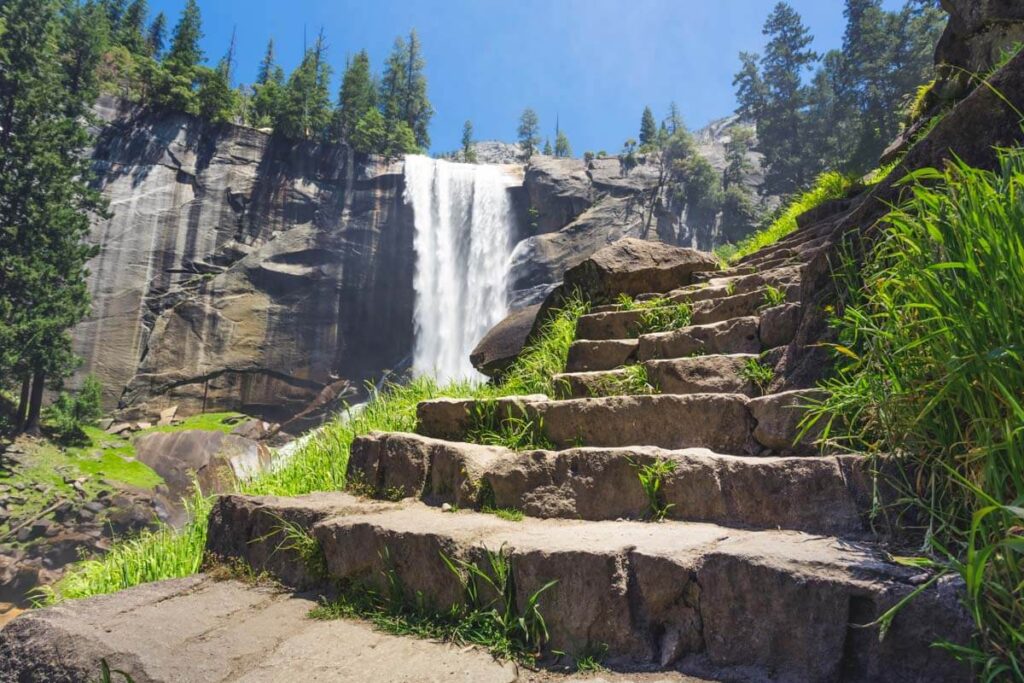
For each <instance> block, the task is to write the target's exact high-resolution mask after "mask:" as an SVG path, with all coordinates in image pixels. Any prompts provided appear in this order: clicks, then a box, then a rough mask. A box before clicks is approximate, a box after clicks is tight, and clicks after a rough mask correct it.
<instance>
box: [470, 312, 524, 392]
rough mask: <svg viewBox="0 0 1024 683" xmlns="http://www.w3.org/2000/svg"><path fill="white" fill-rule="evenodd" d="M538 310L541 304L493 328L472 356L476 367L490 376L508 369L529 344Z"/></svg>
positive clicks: (509, 317) (513, 313)
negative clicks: (528, 339) (527, 342)
mask: <svg viewBox="0 0 1024 683" xmlns="http://www.w3.org/2000/svg"><path fill="white" fill-rule="evenodd" d="M538 311H540V304H534V305H533V306H527V307H526V308H521V309H519V310H518V311H513V312H512V313H510V314H509V316H508V317H507V318H505V319H504V320H502V321H501V322H500V323H498V324H497V325H495V326H494V327H492V328H491V330H490V331H489V332H488V333H487V334H486V335H484V338H483V339H481V340H480V343H479V344H477V345H476V348H475V349H473V353H471V354H470V356H469V360H470V362H471V363H473V367H475V368H476V369H477V370H479V371H480V372H482V373H483V374H485V375H487V376H488V377H497V376H499V375H501V373H503V372H504V371H505V370H507V369H508V367H509V366H510V365H511V364H512V362H513V361H515V359H516V357H517V356H518V355H519V353H520V351H522V350H523V346H525V345H526V340H527V338H528V337H529V336H530V331H531V330H532V329H533V325H534V321H535V320H536V319H537V313H538Z"/></svg>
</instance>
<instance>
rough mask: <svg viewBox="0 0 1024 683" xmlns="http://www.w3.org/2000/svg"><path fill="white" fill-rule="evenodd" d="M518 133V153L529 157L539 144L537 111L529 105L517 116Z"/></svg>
mask: <svg viewBox="0 0 1024 683" xmlns="http://www.w3.org/2000/svg"><path fill="white" fill-rule="evenodd" d="M518 135H519V150H520V153H521V154H522V155H523V158H525V159H529V158H530V157H532V156H533V154H534V152H536V151H537V145H538V144H540V120H539V119H538V118H537V112H535V111H534V110H533V109H530V108H529V107H527V108H526V109H524V110H523V113H522V114H521V115H520V116H519V129H518ZM549 146H550V145H549Z"/></svg>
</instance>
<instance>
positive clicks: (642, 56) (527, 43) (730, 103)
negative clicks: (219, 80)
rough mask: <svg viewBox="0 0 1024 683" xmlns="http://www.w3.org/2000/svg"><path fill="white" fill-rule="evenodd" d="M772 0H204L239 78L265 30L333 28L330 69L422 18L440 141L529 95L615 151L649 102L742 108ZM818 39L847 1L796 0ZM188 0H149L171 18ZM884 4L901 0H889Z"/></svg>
mask: <svg viewBox="0 0 1024 683" xmlns="http://www.w3.org/2000/svg"><path fill="white" fill-rule="evenodd" d="M775 1H776V0H199V5H200V8H201V10H202V14H203V29H204V32H205V38H204V40H203V48H204V50H205V51H206V54H207V57H208V59H210V60H211V61H216V60H217V59H218V58H219V57H220V56H221V55H223V53H224V52H225V50H226V48H227V45H228V42H229V40H230V37H231V31H232V28H233V27H237V29H238V52H237V55H238V69H237V72H236V80H239V81H241V82H251V81H252V79H253V78H254V75H255V73H256V68H257V65H258V63H259V60H260V58H261V56H262V54H263V50H264V48H265V46H266V42H267V39H268V38H270V37H273V38H274V41H275V43H276V45H277V48H278V58H279V62H280V63H281V65H282V66H283V67H284V68H285V69H286V70H290V69H291V68H293V67H294V66H295V65H296V64H297V63H298V61H299V60H300V58H301V55H302V46H303V29H304V28H305V30H306V33H307V34H308V36H309V39H310V40H312V37H313V36H314V35H315V34H316V32H317V31H318V30H319V28H320V27H321V26H323V28H324V29H325V31H326V34H327V38H328V45H329V48H330V52H329V58H330V59H331V62H332V64H333V65H334V67H335V76H334V80H335V82H337V81H338V79H339V77H340V71H341V68H342V66H343V65H344V63H345V57H346V55H348V54H351V53H353V52H355V51H357V50H359V49H361V48H364V47H365V48H366V49H367V50H368V51H369V53H370V59H371V63H372V66H373V68H374V70H375V71H379V69H380V66H381V64H382V63H383V60H384V58H385V57H386V55H387V54H388V52H389V51H390V49H391V45H392V43H393V41H394V38H395V36H396V35H398V34H404V33H408V30H409V29H410V28H412V27H415V28H416V29H417V31H418V32H419V34H420V36H421V39H422V42H423V50H424V55H425V57H426V61H427V77H428V79H429V94H430V98H431V101H432V102H433V105H434V108H435V110H436V115H435V116H434V119H433V122H432V125H431V131H430V132H431V136H432V138H433V147H432V149H433V151H435V152H436V151H445V150H449V149H454V148H456V147H458V144H459V138H460V137H461V133H462V124H463V121H465V120H466V119H470V120H472V121H473V124H474V127H475V131H476V138H477V139H479V140H485V139H502V140H512V139H514V138H515V130H516V125H517V120H518V116H519V114H520V112H521V111H522V110H523V108H524V107H527V106H531V107H533V108H534V109H535V110H536V111H537V112H538V114H539V116H540V120H541V126H542V129H543V131H542V132H543V134H545V135H549V136H550V137H551V138H552V142H553V141H554V132H553V131H554V127H555V117H556V115H557V116H558V117H559V119H560V121H561V125H562V128H563V129H564V130H565V131H566V133H567V134H568V135H569V139H570V141H571V142H572V145H573V150H574V152H575V153H576V154H577V155H579V154H582V153H583V151H585V150H594V151H597V150H599V149H606V150H608V151H609V152H614V151H617V150H618V149H619V147H621V145H622V141H623V140H625V139H626V138H627V137H631V136H635V135H636V134H637V129H638V127H639V123H640V114H641V112H642V111H643V107H644V105H645V104H649V105H650V106H651V107H652V109H654V112H655V116H656V117H657V118H659V119H660V118H661V117H662V116H663V115H664V110H665V109H666V108H667V106H668V103H669V102H670V101H672V100H675V101H676V102H678V103H679V106H680V108H681V109H682V112H683V115H684V117H685V118H686V121H687V123H688V125H689V126H690V127H691V128H699V127H701V126H703V125H704V124H706V123H707V122H708V121H710V120H713V119H715V118H719V117H722V116H725V115H727V114H729V113H731V112H732V110H733V109H734V108H735V99H734V96H733V88H732V77H733V74H734V73H735V72H736V70H737V68H738V59H737V55H738V53H739V52H740V51H741V50H751V51H760V49H761V47H762V46H763V44H764V37H763V36H762V35H761V27H762V25H763V23H764V20H765V18H766V17H767V15H768V13H769V12H770V11H771V9H772V7H773V6H774V5H775ZM790 3H791V4H792V5H793V6H794V7H795V8H796V9H797V11H799V12H800V14H801V15H802V16H803V18H804V22H805V23H806V24H807V25H808V26H809V27H810V28H811V31H812V33H813V34H814V36H815V38H816V43H815V47H816V48H817V49H818V50H819V51H824V50H826V49H829V48H832V47H838V46H839V44H840V42H841V39H842V32H843V17H842V10H843V2H842V0H790ZM183 5H184V0H150V6H151V10H152V12H153V13H154V14H155V13H156V12H157V11H164V12H165V13H167V15H168V19H169V24H170V25H171V26H173V25H174V23H176V21H177V16H178V13H179V12H180V11H181V7H182V6H183ZM885 5H886V7H887V8H889V9H895V8H897V7H898V6H900V5H902V0H885Z"/></svg>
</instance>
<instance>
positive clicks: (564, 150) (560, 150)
mask: <svg viewBox="0 0 1024 683" xmlns="http://www.w3.org/2000/svg"><path fill="white" fill-rule="evenodd" d="M555 156H556V157H559V158H568V157H571V156H572V145H570V144H569V138H568V137H567V136H566V134H565V131H563V130H562V129H561V128H559V129H558V130H557V131H556V132H555Z"/></svg>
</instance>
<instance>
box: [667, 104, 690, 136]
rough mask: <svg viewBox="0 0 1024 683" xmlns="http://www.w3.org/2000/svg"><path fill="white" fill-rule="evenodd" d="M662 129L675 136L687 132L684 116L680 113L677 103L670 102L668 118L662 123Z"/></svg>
mask: <svg viewBox="0 0 1024 683" xmlns="http://www.w3.org/2000/svg"><path fill="white" fill-rule="evenodd" d="M662 127H663V128H664V129H665V131H666V132H667V133H668V134H669V135H675V134H676V133H678V132H679V131H685V130H686V124H685V123H683V115H682V114H680V113H679V105H678V104H676V103H675V102H669V104H668V116H667V117H665V120H664V121H663V122H662Z"/></svg>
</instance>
